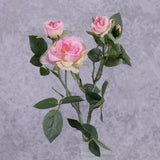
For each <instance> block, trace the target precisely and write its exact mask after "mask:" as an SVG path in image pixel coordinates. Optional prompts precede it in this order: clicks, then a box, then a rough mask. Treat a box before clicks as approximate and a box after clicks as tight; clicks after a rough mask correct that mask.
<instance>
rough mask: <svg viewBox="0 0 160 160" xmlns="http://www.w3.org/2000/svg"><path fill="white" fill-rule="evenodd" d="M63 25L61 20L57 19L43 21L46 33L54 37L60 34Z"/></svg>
mask: <svg viewBox="0 0 160 160" xmlns="http://www.w3.org/2000/svg"><path fill="white" fill-rule="evenodd" d="M63 27H64V23H63V22H62V21H57V22H53V21H49V22H45V23H44V30H45V32H46V34H47V35H48V36H49V37H51V38H54V39H56V38H57V37H58V36H61V35H62V33H63Z"/></svg>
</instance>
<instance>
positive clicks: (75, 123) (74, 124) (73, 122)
mask: <svg viewBox="0 0 160 160" xmlns="http://www.w3.org/2000/svg"><path fill="white" fill-rule="evenodd" d="M67 120H68V123H69V124H70V126H71V127H73V128H76V129H78V130H80V131H81V130H83V127H82V125H81V124H80V122H78V121H77V120H75V119H67Z"/></svg>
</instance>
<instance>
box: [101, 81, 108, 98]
mask: <svg viewBox="0 0 160 160" xmlns="http://www.w3.org/2000/svg"><path fill="white" fill-rule="evenodd" d="M107 85H108V82H107V81H104V83H103V85H102V89H101V93H102V96H104V93H105V91H106V88H107Z"/></svg>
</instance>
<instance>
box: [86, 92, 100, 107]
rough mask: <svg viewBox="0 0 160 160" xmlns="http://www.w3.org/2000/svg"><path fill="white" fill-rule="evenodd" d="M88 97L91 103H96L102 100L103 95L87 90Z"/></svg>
mask: <svg viewBox="0 0 160 160" xmlns="http://www.w3.org/2000/svg"><path fill="white" fill-rule="evenodd" d="M85 95H86V99H87V101H88V103H89V104H91V105H92V104H96V103H98V102H99V101H100V100H101V96H100V95H99V94H97V93H95V92H90V91H86V92H85Z"/></svg>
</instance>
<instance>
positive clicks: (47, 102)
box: [34, 98, 58, 109]
mask: <svg viewBox="0 0 160 160" xmlns="http://www.w3.org/2000/svg"><path fill="white" fill-rule="evenodd" d="M57 105H58V101H57V99H55V98H48V99H44V100H42V101H40V102H38V103H37V104H35V105H34V107H35V108H38V109H48V108H53V107H56V106H57Z"/></svg>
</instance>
